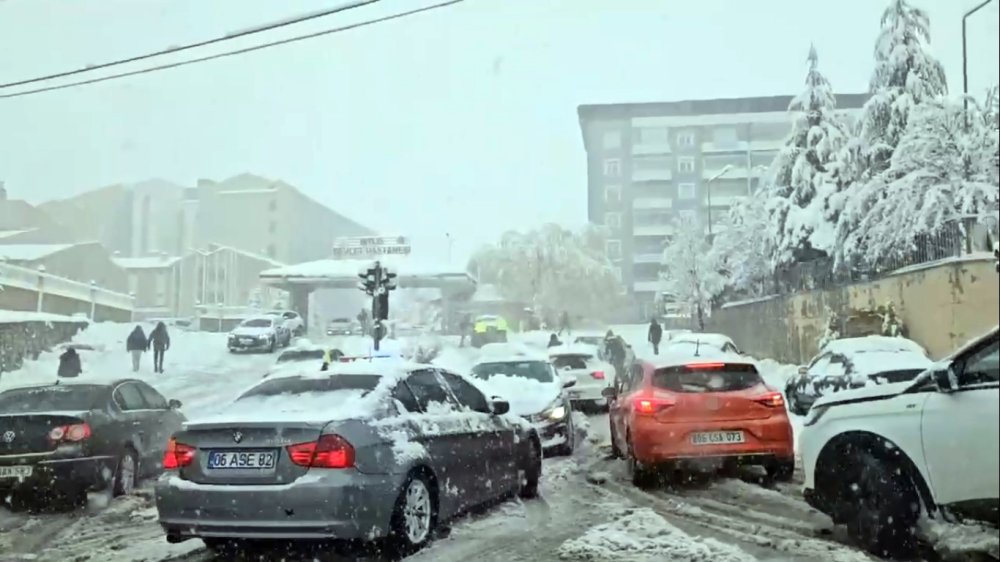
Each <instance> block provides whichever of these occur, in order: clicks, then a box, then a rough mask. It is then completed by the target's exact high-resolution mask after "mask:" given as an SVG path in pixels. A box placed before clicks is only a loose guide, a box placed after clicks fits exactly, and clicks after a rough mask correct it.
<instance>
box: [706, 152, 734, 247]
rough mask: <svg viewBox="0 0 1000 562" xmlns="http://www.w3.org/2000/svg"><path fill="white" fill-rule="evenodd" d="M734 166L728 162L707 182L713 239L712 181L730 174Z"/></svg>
mask: <svg viewBox="0 0 1000 562" xmlns="http://www.w3.org/2000/svg"><path fill="white" fill-rule="evenodd" d="M732 169H733V167H732V165H730V164H726V167H724V168H722V171H721V172H719V173H718V174H715V175H714V176H712V177H710V178H708V181H706V182H705V192H706V194H707V195H708V238H709V240H711V239H712V182H714V181H715V180H717V179H719V178H721V177H722V176H724V175H726V174H728V173H729V172H730V170H732Z"/></svg>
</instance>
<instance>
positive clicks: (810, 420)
mask: <svg viewBox="0 0 1000 562" xmlns="http://www.w3.org/2000/svg"><path fill="white" fill-rule="evenodd" d="M829 409H830V407H829V406H813V407H812V408H809V413H808V414H806V419H805V421H803V422H802V425H803V426H808V425H813V424H815V423H816V422H818V421H819V419H820V418H822V417H823V414H825V413H826V411H827V410H829Z"/></svg>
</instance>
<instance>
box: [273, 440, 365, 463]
mask: <svg viewBox="0 0 1000 562" xmlns="http://www.w3.org/2000/svg"><path fill="white" fill-rule="evenodd" d="M286 449H287V450H288V457H289V458H291V459H292V462H293V463H295V464H297V465H299V466H306V467H310V468H349V467H352V466H354V447H353V446H351V444H350V443H348V442H347V440H346V439H344V438H343V437H341V436H339V435H320V437H319V439H317V440H316V441H309V442H307V443H298V444H295V445H289V446H288V447H286Z"/></svg>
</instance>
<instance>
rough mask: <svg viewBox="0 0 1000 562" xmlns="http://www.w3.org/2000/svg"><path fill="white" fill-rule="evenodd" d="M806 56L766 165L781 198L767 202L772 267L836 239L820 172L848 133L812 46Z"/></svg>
mask: <svg viewBox="0 0 1000 562" xmlns="http://www.w3.org/2000/svg"><path fill="white" fill-rule="evenodd" d="M807 61H808V64H809V69H808V71H807V72H806V88H805V90H804V91H803V92H802V93H801V94H799V95H798V96H796V97H795V98H794V99H792V101H791V103H790V104H789V106H788V111H789V112H792V113H795V114H796V117H795V122H794V124H793V126H792V132H791V134H789V136H788V139H787V140H786V141H785V146H784V147H783V148H782V149H781V151H780V152H779V153H778V156H777V157H776V158H775V160H774V163H773V164H772V168H771V174H772V176H773V182H774V187H773V189H772V190H771V196H772V197H774V198H778V199H781V200H778V201H771V202H769V205H768V206H769V211H770V216H771V228H772V229H773V230H772V238H773V240H774V252H775V253H774V255H773V257H772V262H773V264H774V265H775V266H776V267H778V266H782V265H787V264H790V263H795V262H803V261H809V260H812V259H816V258H819V257H823V256H826V255H827V254H828V251H829V250H830V248H831V247H832V246H833V245H834V243H835V241H836V239H835V233H836V231H835V225H834V224H832V223H830V222H828V221H827V219H826V213H825V208H826V204H827V200H828V198H829V196H830V193H829V182H828V181H827V179H826V178H825V177H824V176H823V174H825V173H827V172H828V166H829V164H830V163H831V161H833V160H834V158H835V157H836V156H837V154H838V152H839V151H840V150H841V148H842V147H843V146H844V145H845V144H846V142H847V139H848V133H847V130H846V128H845V125H844V123H843V122H842V121H841V120H840V118H839V116H838V115H837V113H836V111H837V101H836V98H835V97H834V94H833V88H831V87H830V82H829V80H827V79H826V77H825V76H823V74H822V73H821V72H820V71H819V57H818V56H817V54H816V48H815V47H814V46H810V48H809V56H808V58H807Z"/></svg>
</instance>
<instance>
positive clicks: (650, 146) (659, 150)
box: [632, 142, 673, 155]
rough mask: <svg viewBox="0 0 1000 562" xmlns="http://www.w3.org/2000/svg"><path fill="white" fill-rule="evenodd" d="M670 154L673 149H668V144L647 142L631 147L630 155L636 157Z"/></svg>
mask: <svg viewBox="0 0 1000 562" xmlns="http://www.w3.org/2000/svg"><path fill="white" fill-rule="evenodd" d="M672 152H673V149H672V148H670V143H668V142H647V143H641V144H633V145H632V154H636V155H648V154H671V153H672Z"/></svg>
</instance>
